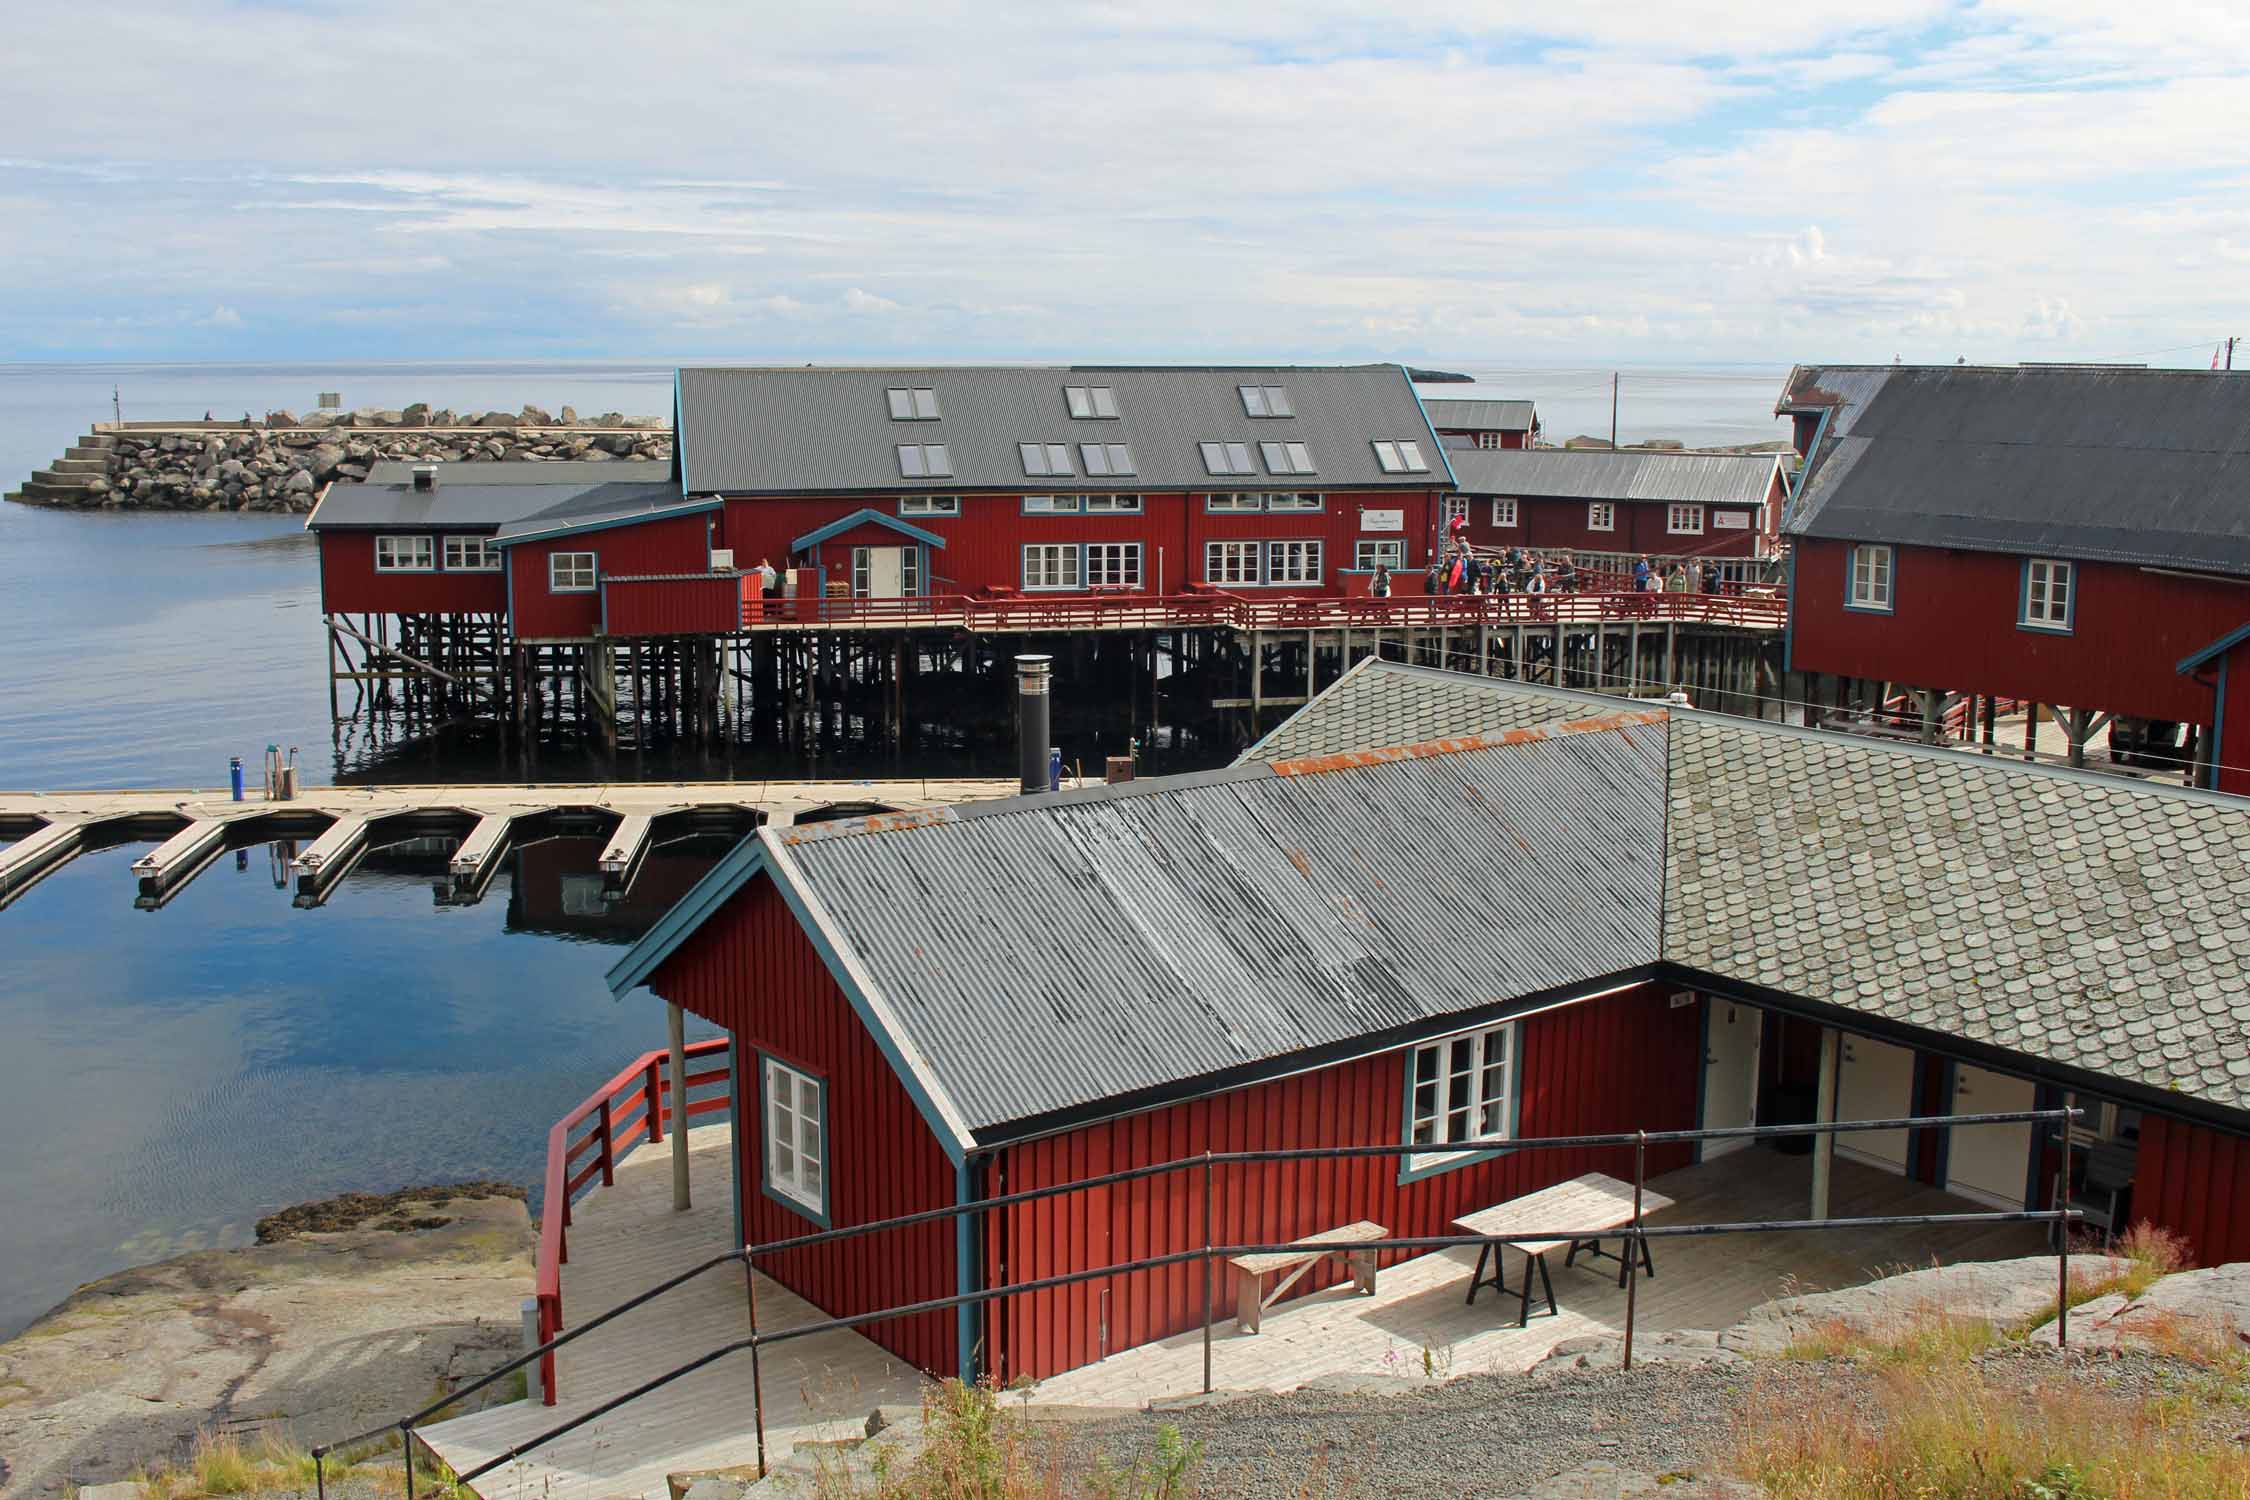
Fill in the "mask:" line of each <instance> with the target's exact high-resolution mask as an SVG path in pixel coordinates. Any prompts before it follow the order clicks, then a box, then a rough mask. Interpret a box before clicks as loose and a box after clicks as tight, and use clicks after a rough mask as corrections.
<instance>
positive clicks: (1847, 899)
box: [1244, 660, 2250, 1110]
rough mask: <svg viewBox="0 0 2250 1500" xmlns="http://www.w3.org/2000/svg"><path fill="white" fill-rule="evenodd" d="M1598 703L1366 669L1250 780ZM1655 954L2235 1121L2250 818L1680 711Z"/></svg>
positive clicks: (1982, 762) (1488, 682)
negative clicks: (1350, 752) (1371, 748)
mask: <svg viewBox="0 0 2250 1500" xmlns="http://www.w3.org/2000/svg"><path fill="white" fill-rule="evenodd" d="M1616 701H1617V700H1616V699H1614V698H1603V697H1597V696H1594V695H1590V694H1578V693H1569V692H1563V691H1558V690H1555V689H1526V688H1523V687H1520V686H1518V685H1516V684H1513V683H1507V682H1502V681H1498V680H1495V679H1491V678H1483V677H1475V676H1469V675H1464V674H1460V673H1451V672H1441V671H1436V670H1434V669H1429V668H1420V667H1407V666H1400V665H1397V664H1393V663H1385V662H1377V661H1372V660H1370V661H1367V662H1363V663H1361V664H1360V665H1359V666H1357V667H1355V668H1354V669H1353V670H1352V671H1351V672H1349V673H1347V674H1346V675H1345V676H1344V677H1343V678H1342V679H1341V680H1340V681H1338V682H1337V684H1336V685H1335V686H1334V687H1332V688H1331V689H1330V690H1329V691H1328V692H1327V693H1325V694H1323V695H1322V696H1321V697H1320V698H1317V699H1315V700H1314V702H1313V703H1312V704H1310V705H1308V706H1307V707H1306V708H1305V709H1303V710H1301V711H1299V712H1298V713H1297V714H1296V715H1294V716H1293V717H1292V718H1290V719H1289V720H1288V721H1287V722H1286V723H1284V724H1283V725H1281V726H1280V727H1279V728H1278V729H1276V730H1275V731H1274V732H1273V733H1272V734H1270V735H1268V736H1267V737H1266V739H1265V740H1263V741H1261V742H1260V743H1259V744H1258V745H1256V746H1253V747H1252V748H1251V750H1250V751H1248V752H1247V753H1246V754H1245V756H1244V760H1245V761H1254V760H1257V759H1263V758H1265V757H1268V756H1293V757H1301V756H1306V755H1319V754H1323V753H1327V752H1329V751H1333V750H1336V749H1339V748H1343V747H1348V746H1350V745H1352V744H1355V743H1360V742H1363V741H1367V740H1370V739H1375V740H1380V739H1384V738H1387V737H1390V736H1391V735H1392V734H1394V733H1398V732H1407V733H1412V734H1414V735H1425V734H1429V733H1432V732H1437V733H1449V734H1488V733H1494V732H1498V731H1504V730H1506V729H1507V728H1510V727H1512V726H1515V725H1518V724H1521V723H1524V722H1526V721H1527V720H1535V719H1539V718H1542V717H1545V716H1549V715H1552V714H1554V713H1556V712H1557V711H1558V710H1560V711H1563V712H1568V713H1571V714H1576V715H1584V714H1588V713H1593V712H1598V711H1599V710H1600V708H1601V707H1602V706H1603V705H1614V704H1615V703H1616ZM1665 745H1666V749H1667V764H1666V768H1665V774H1666V779H1667V783H1668V793H1667V817H1666V827H1665V889H1666V905H1665V914H1664V924H1663V936H1662V946H1661V954H1662V958H1663V960H1664V961H1665V962H1666V963H1667V964H1670V965H1675V966H1678V967H1679V968H1680V969H1682V970H1684V971H1687V972H1689V973H1691V974H1695V973H1700V974H1707V975H1711V976H1714V977H1716V978H1718V979H1722V980H1732V981H1736V982H1739V983H1741V984H1744V985H1750V986H1756V987H1759V988H1761V989H1765V990H1772V991H1777V992H1780V993H1783V994H1787V995H1790V996H1795V997H1798V998H1800V999H1803V1000H1807V1001H1811V1002H1814V1003H1817V1004H1824V1005H1829V1006H1834V1007H1836V1008H1838V1009H1840V1010H1844V1011H1850V1012H1856V1013H1859V1014H1861V1015H1864V1016H1867V1017H1870V1018H1872V1019H1875V1020H1879V1021H1884V1022H1890V1023H1895V1024H1897V1025H1902V1026H1910V1027H1916V1028H1920V1029H1922V1030H1925V1031H1929V1032H1933V1033H1936V1034H1939V1035H1943V1036H1947V1037H1951V1038H1955V1039H1957V1040H1959V1041H1962V1042H1966V1043H1970V1044H1974V1045H1977V1046H1982V1047H1989V1048H1994V1049H1999V1050H2002V1051H2005V1052H2009V1053H2014V1054H2017V1055H2020V1056H2023V1057H2028V1058H2031V1059H2036V1060H2040V1061H2043V1062H2047V1063H2052V1064H2056V1065H2059V1066H2061V1067H2064V1068H2069V1069H2077V1070H2082V1071H2083V1072H2085V1073H2088V1074H2093V1075H2099V1076H2102V1077H2105V1078H2109V1079H2115V1080H2119V1081H2122V1082H2125V1083H2130V1084H2137V1085H2140V1086H2142V1087H2144V1088H2146V1089H2149V1090H2155V1091H2160V1092H2163V1093H2168V1094H2172V1095H2175V1096H2184V1097H2185V1098H2188V1099H2193V1100H2198V1101H2202V1102H2204V1103H2206V1104H2210V1105H2217V1106H2220V1107H2223V1108H2226V1109H2230V1110H2250V983H2246V980H2250V802H2245V801H2244V800H2243V799H2240V798H2235V797H2226V796H2220V795H2217V794H2214V793H2209V792H2200V791H2191V790H2186V789H2183V788H2176V787H2161V786H2150V785H2146V784H2141V783H2131V782H2125V781H2120V780H2118V779H2117V778H2115V777H2104V776H2100V775H2097V774H2092V773H2087V772H2077V771H2069V770H2063V769H2057V768H2051V767H2044V766H2029V765H2024V764H2022V763H2020V762H2012V761H2006V760H1994V759H1986V758H1984V757H1980V756H1973V755H1968V754H1963V753H1962V752H1959V751H1954V750H1943V749H1934V748H1925V747H1921V746H1910V745H1895V744H1886V743H1875V742H1869V741H1864V740H1858V739H1854V738H1851V737H1848V736H1843V735H1837V734H1833V733H1828V732H1823V731H1817V730H1807V729H1797V728H1791V727H1788V726H1784V725H1778V724H1766V723H1760V722H1757V721H1755V720H1748V719H1741V718H1736V717H1732V716H1727V715H1719V714H1710V713H1701V712H1696V711H1692V710H1690V711H1679V710H1675V711H1674V712H1673V714H1672V717H1671V721H1670V728H1669V733H1668V734H1667V736H1666V738H1665Z"/></svg>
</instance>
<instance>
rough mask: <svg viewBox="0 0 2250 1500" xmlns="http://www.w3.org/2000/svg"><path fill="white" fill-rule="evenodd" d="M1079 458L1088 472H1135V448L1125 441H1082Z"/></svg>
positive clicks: (1079, 446) (1079, 447)
mask: <svg viewBox="0 0 2250 1500" xmlns="http://www.w3.org/2000/svg"><path fill="white" fill-rule="evenodd" d="M1078 459H1079V462H1081V463H1083V464H1084V465H1085V466H1086V472H1087V473H1088V474H1130V473H1132V472H1133V450H1132V449H1131V448H1129V447H1127V446H1126V445H1125V444H1123V443H1080V444H1079V445H1078Z"/></svg>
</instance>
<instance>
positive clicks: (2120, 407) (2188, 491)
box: [1779, 366, 2250, 792]
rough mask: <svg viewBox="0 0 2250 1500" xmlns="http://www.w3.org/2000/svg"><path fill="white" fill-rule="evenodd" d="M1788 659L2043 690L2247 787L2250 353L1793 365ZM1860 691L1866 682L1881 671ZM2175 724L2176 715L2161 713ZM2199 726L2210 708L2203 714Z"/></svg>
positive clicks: (2115, 732) (1900, 685)
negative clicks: (2131, 360)
mask: <svg viewBox="0 0 2250 1500" xmlns="http://www.w3.org/2000/svg"><path fill="white" fill-rule="evenodd" d="M1779 410H1780V412H1782V413H1783V414H1785V415H1788V416H1790V417H1791V418H1792V419H1793V421H1794V422H1795V426H1796V432H1797V441H1798V444H1799V447H1800V450H1801V451H1803V452H1804V454H1805V455H1806V466H1805V472H1804V477H1803V479H1802V481H1801V482H1800V484H1799V487H1798V498H1797V500H1796V502H1795V503H1794V505H1793V507H1792V513H1791V519H1790V521H1789V524H1788V527H1787V530H1788V532H1789V534H1790V536H1791V538H1792V544H1793V545H1792V552H1793V557H1792V572H1793V579H1792V585H1791V588H1790V591H1789V592H1790V606H1791V621H1790V654H1791V662H1790V664H1791V666H1792V667H1793V668H1795V669H1796V670H1798V671H1801V672H1806V673H1822V674H1833V675H1834V676H1836V677H1839V678H1843V679H1860V680H1863V681H1866V682H1870V683H1877V684H1890V685H1892V686H1893V689H1914V690H1917V691H1919V692H1921V693H1922V694H1923V695H1924V702H1925V704H1926V705H1928V708H1927V710H1926V712H1928V714H1929V716H1930V717H1932V718H1934V717H1935V716H1936V713H1937V712H1938V710H1939V705H1941V704H1942V703H1943V702H1944V701H1945V700H1947V699H1949V698H1952V697H1956V696H1958V695H1962V694H1978V695H1983V696H1985V697H1987V698H1990V697H1994V696H1998V697H2007V698H2017V699H2024V700H2029V701H2032V702H2035V703H2040V704H2048V705H2055V706H2056V707H2057V708H2058V710H2060V711H2059V712H2058V714H2057V717H2058V719H2059V720H2060V721H2061V722H2062V724H2063V725H2064V728H2065V730H2066V731H2067V732H2068V733H2069V735H2070V736H2071V739H2072V742H2073V745H2074V753H2076V754H2079V755H2082V754H2083V750H2084V747H2085V745H2086V743H2087V741H2088V740H2090V739H2091V737H2092V736H2093V735H2095V734H2097V733H2099V732H2100V731H2101V729H2102V728H2103V727H2104V726H2108V728H2109V730H2110V740H2111V747H2112V752H2113V754H2115V753H2120V752H2121V753H2123V754H2125V755H2132V756H2136V757H2139V758H2144V759H2150V758H2153V757H2154V756H2158V755H2164V754H2165V753H2166V751H2167V749H2168V747H2171V746H2173V745H2175V744H2176V745H2177V746H2178V748H2177V749H2176V750H2175V751H2171V753H2172V754H2174V755H2176V756H2177V758H2178V759H2179V760H2181V761H2192V762H2193V763H2194V765H2195V773H2194V774H2195V776H2196V779H2197V780H2198V782H2199V784H2202V785H2207V786H2215V787H2218V788H2220V789H2222V790H2227V791H2233V792H2244V791H2250V706H2246V703H2245V698H2244V694H2243V693H2242V692H2240V691H2236V692H2234V693H2233V694H2231V695H2230V694H2229V692H2228V684H2229V681H2230V678H2232V677H2233V676H2234V675H2235V672H2234V670H2233V669H2239V668H2243V667H2246V666H2250V654H2246V653H2250V648H2246V647H2245V645H2244V642H2245V640H2246V639H2250V592H2246V591H2245V589H2244V584H2245V583H2250V531H2246V530H2245V529H2244V527H2243V525H2242V520H2241V517H2242V506H2243V476H2244V474H2245V472H2250V376H2245V375H2238V374H2223V373H2205V372H2200V371H2174V370H2138V369H2113V368H2045V367H2025V368H2020V369H2019V368H1999V369H1986V368H1968V367H1960V366H1942V367H1937V368H1930V369H1921V368H1912V367H1899V366H1873V367H1854V366H1803V367H1800V368H1798V369H1797V370H1795V371H1793V372H1792V373H1791V375H1790V379H1789V384H1788V387H1787V388H1786V390H1785V391H1784V392H1783V394H1782V397H1781V401H1780V405H1779ZM1878 691H1881V690H1880V689H1878ZM2183 726H2184V728H2185V730H2186V733H2185V734H2184V736H2182V735H2180V734H2179V730H2180V729H2181V727H2183ZM2214 726H2216V728H2214Z"/></svg>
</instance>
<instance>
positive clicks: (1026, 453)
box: [1016, 442, 1078, 479]
mask: <svg viewBox="0 0 2250 1500" xmlns="http://www.w3.org/2000/svg"><path fill="white" fill-rule="evenodd" d="M1034 459H1036V462H1034ZM1016 461H1017V462H1019V463H1021V464H1022V465H1023V472H1024V477H1025V478H1026V479H1076V478H1077V477H1078V471H1077V470H1076V469H1074V468H1072V467H1071V464H1070V444H1069V443H1067V442H1063V443H1046V442H1040V443H1023V442H1019V443H1017V444H1016Z"/></svg>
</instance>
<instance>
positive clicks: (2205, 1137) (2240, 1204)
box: [2133, 1114, 2250, 1266]
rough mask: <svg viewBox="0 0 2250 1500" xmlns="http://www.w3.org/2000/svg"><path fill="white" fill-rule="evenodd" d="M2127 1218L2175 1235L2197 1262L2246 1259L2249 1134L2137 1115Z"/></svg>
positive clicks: (2249, 1255)
mask: <svg viewBox="0 0 2250 1500" xmlns="http://www.w3.org/2000/svg"><path fill="white" fill-rule="evenodd" d="M2133 1217H2134V1218H2135V1219H2136V1220H2139V1219H2147V1220H2148V1221H2150V1222H2151V1223H2153V1224H2156V1225H2158V1226H2159V1227H2161V1228H2164V1229H2169V1230H2171V1231H2172V1232H2173V1233H2175V1234H2178V1235H2181V1236H2183V1237H2184V1238H2185V1239H2186V1240H2187V1242H2188V1245H2189V1248H2190V1250H2191V1251H2192V1253H2193V1254H2194V1257H2195V1263H2196V1264H2197V1265H2202V1266H2217V1265H2224V1264H2226V1263H2227V1262H2229V1261H2238V1260H2250V1138H2245V1137H2243V1136H2239V1135H2229V1134H2227V1133H2226V1132H2224V1131H2219V1130H2213V1129H2211V1128H2210V1127H2208V1126H2204V1125H2190V1124H2188V1123H2186V1122H2185V1121H2181V1120H2171V1119H2166V1118H2165V1117H2164V1116H2162V1115H2156V1114H2144V1115H2142V1116H2141V1149H2140V1162H2139V1166H2138V1168H2137V1169H2136V1175H2135V1177H2134V1179H2133Z"/></svg>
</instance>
